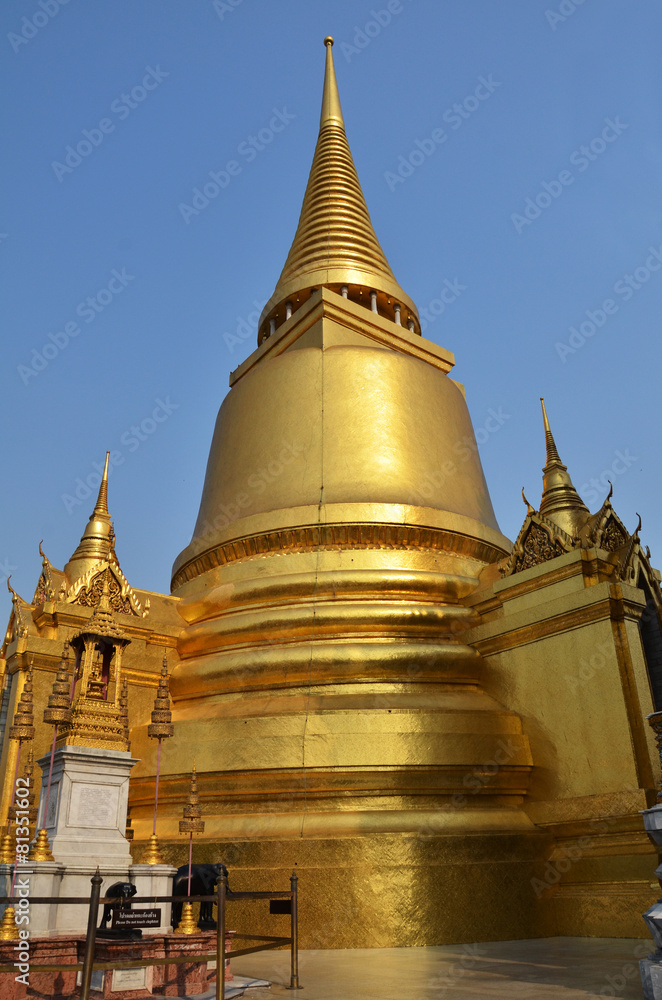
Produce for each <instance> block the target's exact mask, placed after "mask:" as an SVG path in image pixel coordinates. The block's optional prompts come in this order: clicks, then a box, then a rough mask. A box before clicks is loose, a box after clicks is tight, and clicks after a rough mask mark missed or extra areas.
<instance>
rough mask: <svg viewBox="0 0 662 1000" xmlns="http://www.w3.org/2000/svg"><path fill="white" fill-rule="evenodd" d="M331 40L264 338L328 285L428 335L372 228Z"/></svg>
mask: <svg viewBox="0 0 662 1000" xmlns="http://www.w3.org/2000/svg"><path fill="white" fill-rule="evenodd" d="M324 45H325V46H326V70H325V74H324V90H323V95H322V111H321V115H320V131H319V137H318V139H317V146H316V148H315V155H314V157H313V163H312V167H311V169H310V176H309V178H308V186H307V187H306V193H305V195H304V199H303V205H302V208H301V215H300V217H299V224H298V226H297V231H296V233H295V236H294V240H293V242H292V246H291V247H290V252H289V254H288V255H287V260H286V261H285V266H284V268H283V271H282V273H281V276H280V278H279V279H278V283H277V285H276V288H275V291H274V293H273V295H272V296H271V298H270V299H269V301H268V302H267V304H266V306H265V307H264V309H263V311H262V315H261V317H260V324H259V340H260V342H261V341H262V340H263V339H264V338H265V337H267V336H269V334H270V333H271V332H273V330H274V329H275V328H276V327H278V326H280V324H281V323H282V322H283V321H284V320H285V319H286V318H288V317H289V315H291V313H292V312H294V311H296V309H297V308H298V306H299V305H300V304H301V303H303V302H305V301H306V300H307V299H308V297H309V295H310V294H312V292H314V291H316V290H317V289H318V288H319V287H320V286H322V285H323V286H325V287H327V288H331V289H332V290H334V291H337V292H342V294H343V295H344V296H345V297H347V298H349V299H352V300H353V301H355V302H358V303H360V304H362V305H365V306H366V308H368V309H370V308H372V309H373V310H375V311H377V312H378V313H379V314H380V315H381V316H384V317H386V318H388V319H391V320H394V321H395V322H398V323H402V324H403V325H408V326H409V327H410V329H413V331H414V332H416V333H420V322H419V319H418V312H417V310H416V306H415V305H414V303H413V302H412V301H411V299H409V298H408V296H407V295H405V293H404V292H403V290H402V288H400V285H399V284H398V283H397V281H396V280H395V277H394V275H393V272H392V271H391V268H390V265H389V263H388V261H387V259H386V256H385V254H384V251H383V250H382V248H381V246H380V244H379V240H378V239H377V236H376V235H375V231H374V229H373V227H372V222H371V221H370V214H369V212H368V208H367V205H366V203H365V198H364V197H363V191H362V190H361V185H360V183H359V178H358V176H357V173H356V167H355V166H354V161H353V159H352V154H351V152H350V148H349V144H348V142H347V137H346V135H345V124H344V120H343V114H342V108H341V106H340V97H339V95H338V86H337V83H336V74H335V69H334V65H333V54H332V51H331V47H332V45H333V39H332V38H330V37H327V38H325V39H324ZM371 293H374V294H371ZM396 306H398V309H397V310H396V308H395V307H396ZM400 317H402V318H400Z"/></svg>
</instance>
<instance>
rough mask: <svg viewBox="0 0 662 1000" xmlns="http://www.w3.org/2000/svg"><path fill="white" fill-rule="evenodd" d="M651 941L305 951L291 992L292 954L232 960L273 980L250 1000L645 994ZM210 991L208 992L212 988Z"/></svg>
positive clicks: (623, 997) (550, 999)
mask: <svg viewBox="0 0 662 1000" xmlns="http://www.w3.org/2000/svg"><path fill="white" fill-rule="evenodd" d="M653 947H654V946H653V942H652V941H650V940H635V939H631V938H569V937H560V938H542V939H536V940H533V941H500V942H495V941H490V942H488V943H485V944H481V943H478V944H473V945H445V946H442V947H434V948H383V949H382V948H379V949H377V948H375V949H367V950H356V951H354V950H352V951H302V952H300V954H299V973H300V975H299V978H300V981H301V983H302V984H303V986H304V989H303V990H302V991H301V993H298V992H291V991H289V990H286V989H285V988H284V987H285V984H287V983H289V953H287V952H283V951H279V952H262V953H261V954H255V955H247V956H245V957H244V958H239V959H234V960H233V962H232V969H233V972H236V973H237V974H240V975H243V976H256V977H258V976H259V977H260V978H262V979H268V980H269V981H270V982H271V983H272V986H271V988H270V989H254V990H248V991H247V992H246V993H245V994H244V997H245V998H246V1000H259V998H260V997H261V998H262V1000H269V998H273V1000H276V998H277V997H279V998H280V997H283V998H284V997H289V998H290V1000H293V998H294V997H297V996H298V997H300V998H301V1000H363V998H365V1000H377V998H379V1000H492V998H497V997H504V998H507V1000H598V998H607V997H609V998H611V1000H635V998H636V1000H642V997H643V993H642V989H641V980H640V978H639V958H640V957H642V956H643V955H645V954H648V952H649V951H652V950H653ZM207 995H209V994H207Z"/></svg>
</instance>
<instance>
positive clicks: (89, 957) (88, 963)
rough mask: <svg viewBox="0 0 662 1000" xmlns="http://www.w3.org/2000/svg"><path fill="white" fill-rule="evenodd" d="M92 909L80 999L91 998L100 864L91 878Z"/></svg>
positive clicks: (99, 894)
mask: <svg viewBox="0 0 662 1000" xmlns="http://www.w3.org/2000/svg"><path fill="white" fill-rule="evenodd" d="M90 882H91V883H92V889H91V891H90V909H89V912H88V914H87V939H86V941H85V958H84V959H83V975H82V976H81V987H80V1000H89V998H90V984H91V982H92V965H93V964H94V944H95V941H96V937H97V920H98V918H99V897H100V896H101V883H102V882H103V879H102V877H101V875H100V874H99V866H98V865H97V870H96V872H95V873H94V875H93V876H92V878H91V879H90Z"/></svg>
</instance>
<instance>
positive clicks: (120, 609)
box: [66, 560, 149, 618]
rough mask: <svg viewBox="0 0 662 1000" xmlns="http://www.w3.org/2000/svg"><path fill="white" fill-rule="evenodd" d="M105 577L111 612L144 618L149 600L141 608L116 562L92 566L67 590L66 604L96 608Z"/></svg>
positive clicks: (105, 562)
mask: <svg viewBox="0 0 662 1000" xmlns="http://www.w3.org/2000/svg"><path fill="white" fill-rule="evenodd" d="M106 575H107V576H108V588H109V594H108V599H109V603H110V607H111V610H112V611H114V612H116V613H117V614H122V615H136V617H138V618H146V617H147V615H148V613H149V600H147V601H146V602H145V607H144V608H143V606H142V605H141V603H140V601H139V600H138V598H137V596H136V593H135V591H134V590H133V589H132V588H131V587H130V586H129V582H128V580H127V579H126V577H125V576H124V573H123V572H122V570H121V569H120V567H119V565H118V564H117V562H107V561H105V560H104V561H102V562H98V563H97V564H96V565H95V566H93V567H92V569H91V570H90V571H89V572H88V573H86V574H85V575H84V576H82V577H81V578H80V580H77V581H76V582H75V583H74V584H73V585H72V586H71V587H70V588H69V590H68V592H67V596H66V601H67V603H68V604H80V605H81V606H82V607H84V608H96V607H98V606H99V602H100V600H101V595H102V593H103V586H104V581H105V579H106Z"/></svg>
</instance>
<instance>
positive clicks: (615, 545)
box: [598, 517, 627, 552]
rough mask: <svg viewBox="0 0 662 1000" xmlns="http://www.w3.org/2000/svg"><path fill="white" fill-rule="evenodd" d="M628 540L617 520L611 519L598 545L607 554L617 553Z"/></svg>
mask: <svg viewBox="0 0 662 1000" xmlns="http://www.w3.org/2000/svg"><path fill="white" fill-rule="evenodd" d="M626 541H627V538H626V536H625V533H624V532H623V531H622V530H621V528H620V527H619V526H618V524H617V523H616V519H615V518H613V517H612V518H610V519H609V521H608V522H607V526H606V527H605V528H604V529H603V531H602V537H601V538H600V540H599V542H598V545H599V547H600V548H601V549H604V550H605V551H606V552H616V550H617V549H620V548H622V546H623V545H625V542H626Z"/></svg>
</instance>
